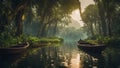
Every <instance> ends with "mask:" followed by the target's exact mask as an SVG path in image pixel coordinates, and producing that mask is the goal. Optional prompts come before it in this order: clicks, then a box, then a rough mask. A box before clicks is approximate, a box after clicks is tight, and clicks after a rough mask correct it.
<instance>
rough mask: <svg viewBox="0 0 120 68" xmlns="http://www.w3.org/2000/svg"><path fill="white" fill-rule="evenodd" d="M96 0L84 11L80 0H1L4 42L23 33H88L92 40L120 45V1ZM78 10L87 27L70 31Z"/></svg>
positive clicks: (0, 35)
mask: <svg viewBox="0 0 120 68" xmlns="http://www.w3.org/2000/svg"><path fill="white" fill-rule="evenodd" d="M94 2H95V4H90V5H89V6H87V7H86V8H85V11H83V12H81V2H80V1H79V0H0V7H1V8H0V41H1V42H0V43H2V42H7V41H9V40H10V39H11V38H15V37H17V38H18V37H21V35H27V36H35V37H39V38H41V37H56V36H58V37H64V36H67V37H73V38H74V37H76V38H77V37H79V38H82V37H83V36H84V34H86V35H87V36H88V39H89V40H88V41H91V39H92V40H94V41H92V42H96V41H97V43H106V44H116V45H119V43H118V42H119V41H120V23H119V22H120V1H119V0H94ZM76 9H79V10H80V16H81V18H82V21H83V22H84V26H83V27H81V28H80V29H79V30H72V28H71V29H70V30H67V31H68V32H67V31H66V29H69V28H67V27H66V26H67V25H68V24H69V23H70V22H71V17H70V14H71V13H72V12H73V11H74V10H76ZM60 32H63V33H61V34H60ZM65 32H66V33H68V34H65ZM59 35H60V36H59ZM9 38H10V39H9ZM24 38H25V37H23V38H22V39H24ZM8 39H9V40H8ZM70 39H72V38H70Z"/></svg>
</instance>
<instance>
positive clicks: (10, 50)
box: [0, 43, 29, 54]
mask: <svg viewBox="0 0 120 68" xmlns="http://www.w3.org/2000/svg"><path fill="white" fill-rule="evenodd" d="M28 46H29V44H28V43H24V44H19V45H15V46H13V47H10V48H0V54H18V53H21V52H23V51H25V49H26V48H27V47H28Z"/></svg>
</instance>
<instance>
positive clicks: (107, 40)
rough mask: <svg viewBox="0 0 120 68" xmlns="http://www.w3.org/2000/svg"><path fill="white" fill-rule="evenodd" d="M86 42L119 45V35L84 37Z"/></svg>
mask: <svg viewBox="0 0 120 68" xmlns="http://www.w3.org/2000/svg"><path fill="white" fill-rule="evenodd" d="M86 41H87V42H90V43H93V44H104V45H107V46H111V47H120V37H109V36H107V37H101V36H99V37H96V38H95V39H91V38H89V39H86Z"/></svg>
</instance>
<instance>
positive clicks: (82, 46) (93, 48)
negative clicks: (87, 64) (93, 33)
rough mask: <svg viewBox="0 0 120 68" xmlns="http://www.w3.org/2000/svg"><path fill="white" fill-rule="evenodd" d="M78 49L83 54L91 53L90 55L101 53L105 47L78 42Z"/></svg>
mask: <svg viewBox="0 0 120 68" xmlns="http://www.w3.org/2000/svg"><path fill="white" fill-rule="evenodd" d="M77 46H78V48H79V49H81V50H83V51H85V52H92V53H101V52H102V51H103V50H104V49H105V48H106V46H105V45H95V44H91V43H88V42H80V41H78V45H77Z"/></svg>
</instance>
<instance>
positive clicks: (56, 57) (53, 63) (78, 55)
mask: <svg viewBox="0 0 120 68" xmlns="http://www.w3.org/2000/svg"><path fill="white" fill-rule="evenodd" d="M119 56H120V50H119V49H111V48H108V49H106V50H105V51H104V54H102V55H100V54H98V55H96V54H89V53H85V52H83V51H80V50H79V49H78V48H77V46H76V44H74V43H72V44H70V43H69V44H64V45H62V46H46V47H40V48H33V49H28V50H27V51H26V52H25V53H23V54H20V55H17V56H11V55H9V56H7V57H3V56H0V68H120V63H119V61H120V60H119Z"/></svg>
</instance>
